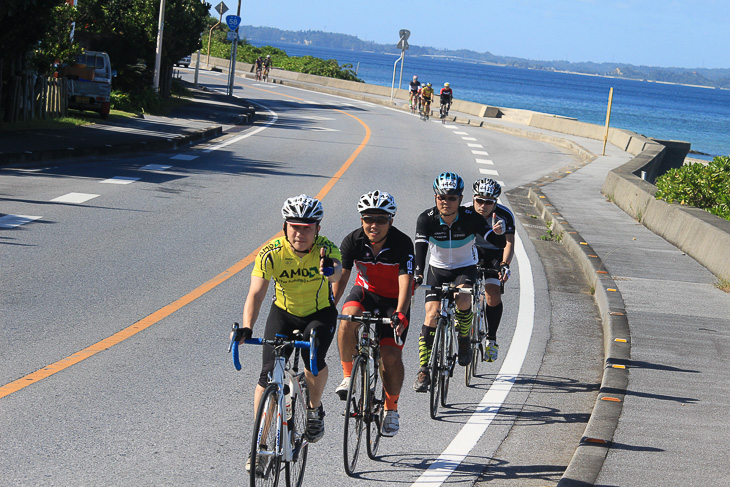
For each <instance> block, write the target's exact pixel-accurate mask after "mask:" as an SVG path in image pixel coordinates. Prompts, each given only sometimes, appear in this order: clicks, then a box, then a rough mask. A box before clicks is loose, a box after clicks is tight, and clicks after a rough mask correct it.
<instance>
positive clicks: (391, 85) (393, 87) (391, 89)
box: [390, 51, 404, 103]
mask: <svg viewBox="0 0 730 487" xmlns="http://www.w3.org/2000/svg"><path fill="white" fill-rule="evenodd" d="M403 52H404V51H401V53H400V57H399V58H398V59H396V60H395V62H394V63H393V81H392V82H391V83H390V102H391V103H393V93H394V92H395V68H396V67H397V66H398V61H400V60H401V59H403Z"/></svg>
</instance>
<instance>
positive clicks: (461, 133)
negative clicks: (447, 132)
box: [454, 132, 469, 135]
mask: <svg viewBox="0 0 730 487" xmlns="http://www.w3.org/2000/svg"><path fill="white" fill-rule="evenodd" d="M454 135H469V133H468V132H454Z"/></svg>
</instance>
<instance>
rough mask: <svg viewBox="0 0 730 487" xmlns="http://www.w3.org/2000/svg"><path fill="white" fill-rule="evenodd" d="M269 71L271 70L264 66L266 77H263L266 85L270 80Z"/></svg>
mask: <svg viewBox="0 0 730 487" xmlns="http://www.w3.org/2000/svg"><path fill="white" fill-rule="evenodd" d="M269 69H270V68H269V67H268V66H264V76H263V81H264V83H266V81H267V80H268V79H269Z"/></svg>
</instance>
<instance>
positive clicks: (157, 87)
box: [152, 0, 165, 93]
mask: <svg viewBox="0 0 730 487" xmlns="http://www.w3.org/2000/svg"><path fill="white" fill-rule="evenodd" d="M164 28H165V0H160V20H159V22H158V25H157V51H156V53H155V75H154V78H153V80H152V88H154V90H155V93H159V92H160V64H161V62H162V31H163V29H164Z"/></svg>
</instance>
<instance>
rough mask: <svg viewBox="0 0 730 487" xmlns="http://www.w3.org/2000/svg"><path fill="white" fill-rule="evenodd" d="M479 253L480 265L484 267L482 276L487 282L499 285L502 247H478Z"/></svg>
mask: <svg viewBox="0 0 730 487" xmlns="http://www.w3.org/2000/svg"><path fill="white" fill-rule="evenodd" d="M477 254H478V255H479V265H480V266H481V267H482V268H483V269H484V273H483V274H482V277H483V278H484V279H485V284H494V285H497V286H499V285H500V281H499V264H501V263H502V249H498V250H495V249H485V248H482V247H477Z"/></svg>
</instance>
